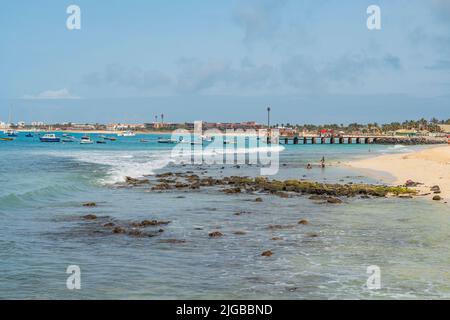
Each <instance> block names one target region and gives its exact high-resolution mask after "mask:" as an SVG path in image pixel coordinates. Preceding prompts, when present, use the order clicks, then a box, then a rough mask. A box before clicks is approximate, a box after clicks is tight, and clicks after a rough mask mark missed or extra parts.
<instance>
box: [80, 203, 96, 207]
mask: <svg viewBox="0 0 450 320" xmlns="http://www.w3.org/2000/svg"><path fill="white" fill-rule="evenodd" d="M96 206H97V204H96V203H95V202H85V203H83V207H96Z"/></svg>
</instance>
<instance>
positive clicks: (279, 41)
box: [0, 0, 450, 123]
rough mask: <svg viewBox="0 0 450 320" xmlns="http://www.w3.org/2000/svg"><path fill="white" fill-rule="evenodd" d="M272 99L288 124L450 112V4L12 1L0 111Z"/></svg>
mask: <svg viewBox="0 0 450 320" xmlns="http://www.w3.org/2000/svg"><path fill="white" fill-rule="evenodd" d="M70 4H77V5H78V6H80V8H81V30H73V31H69V30H68V29H67V28H66V19H67V16H68V15H67V14H66V8H67V7H68V6H69V5H70ZM371 4H376V5H379V6H380V8H381V18H382V29H381V30H379V31H369V30H368V29H367V27H366V19H367V14H366V8H367V7H368V6H369V5H371ZM269 104H270V105H271V107H272V110H273V119H274V121H276V122H279V123H286V122H291V123H293V122H298V123H304V122H316V123H323V122H338V123H341V122H343V123H348V122H353V121H361V122H368V121H379V122H381V121H394V120H403V119H412V118H418V117H422V116H423V117H426V118H430V117H433V116H436V117H440V118H450V112H449V109H450V107H449V106H450V1H447V0H428V1H406V0H384V1H382V0H370V1H365V0H341V1H338V0H308V1H307V0H246V1H245V0H241V1H237V0H227V1H225V0H218V1H207V0H190V1H182V0H170V1H167V0H166V1H162V0H153V1H148V0H128V1H124V0H123V1H118V0H115V1H114V0H108V1H107V0H95V1H94V0H90V1H87V0H72V1H62V0H53V1H52V0H41V1H25V0H15V1H11V0H9V1H2V4H1V11H0V120H3V121H5V120H7V117H8V110H9V108H10V105H12V106H13V120H14V121H19V120H25V121H33V120H36V121H45V122H54V121H76V122H113V121H123V122H131V121H135V122H144V121H148V122H149V121H152V119H153V116H154V115H155V114H161V113H164V114H165V115H166V119H168V121H193V120H208V121H245V120H257V121H264V119H265V114H264V110H265V107H266V106H267V105H269Z"/></svg>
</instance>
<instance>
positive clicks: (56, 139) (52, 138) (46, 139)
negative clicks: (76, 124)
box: [39, 133, 61, 142]
mask: <svg viewBox="0 0 450 320" xmlns="http://www.w3.org/2000/svg"><path fill="white" fill-rule="evenodd" d="M39 140H41V142H60V141H61V138H59V137H57V136H56V135H55V134H54V133H47V134H44V135H43V136H42V137H40V138H39Z"/></svg>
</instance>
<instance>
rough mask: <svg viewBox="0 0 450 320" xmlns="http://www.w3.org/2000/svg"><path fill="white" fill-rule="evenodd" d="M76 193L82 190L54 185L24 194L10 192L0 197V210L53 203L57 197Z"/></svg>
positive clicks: (71, 186)
mask: <svg viewBox="0 0 450 320" xmlns="http://www.w3.org/2000/svg"><path fill="white" fill-rule="evenodd" d="M77 191H83V189H82V188H81V187H77V186H76V185H73V184H66V185H61V184H54V185H48V186H44V187H37V188H36V189H33V190H28V191H25V192H20V191H17V192H10V193H8V194H5V195H2V196H0V208H8V207H22V206H24V205H27V204H29V205H31V206H36V204H37V203H47V202H54V201H55V199H56V198H57V197H59V196H61V197H63V196H68V195H71V194H72V193H74V192H77Z"/></svg>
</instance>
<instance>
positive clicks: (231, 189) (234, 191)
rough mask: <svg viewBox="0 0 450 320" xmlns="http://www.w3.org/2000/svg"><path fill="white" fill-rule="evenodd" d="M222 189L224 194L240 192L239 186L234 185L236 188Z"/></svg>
mask: <svg viewBox="0 0 450 320" xmlns="http://www.w3.org/2000/svg"><path fill="white" fill-rule="evenodd" d="M222 191H223V192H225V193H226V194H236V193H241V188H239V187H236V188H230V189H224V190H222Z"/></svg>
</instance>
